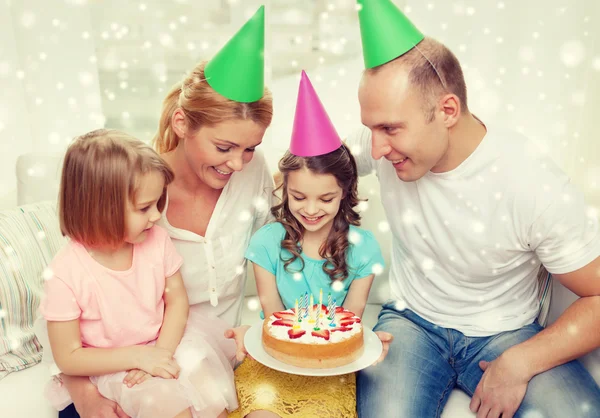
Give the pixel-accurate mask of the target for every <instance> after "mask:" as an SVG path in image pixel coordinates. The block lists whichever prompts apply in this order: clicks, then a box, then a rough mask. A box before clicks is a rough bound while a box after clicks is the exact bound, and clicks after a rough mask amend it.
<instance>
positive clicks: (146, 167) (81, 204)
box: [58, 129, 174, 247]
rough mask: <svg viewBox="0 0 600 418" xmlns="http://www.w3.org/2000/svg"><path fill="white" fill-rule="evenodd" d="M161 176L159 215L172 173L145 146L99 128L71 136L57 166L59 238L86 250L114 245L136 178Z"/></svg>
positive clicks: (119, 241) (132, 198)
mask: <svg viewBox="0 0 600 418" xmlns="http://www.w3.org/2000/svg"><path fill="white" fill-rule="evenodd" d="M150 172H157V173H160V174H161V175H162V176H163V178H164V180H165V184H164V189H163V193H162V195H161V197H160V199H159V201H158V210H159V211H161V212H162V210H163V209H164V206H165V202H166V192H167V185H168V184H169V183H171V182H172V181H173V178H174V175H173V171H171V169H170V168H169V166H168V165H167V164H166V163H165V161H164V160H163V159H162V158H161V157H160V156H159V155H158V154H157V153H156V151H154V150H153V149H152V148H151V147H150V146H149V145H147V144H144V143H143V142H142V141H140V140H139V139H136V138H134V137H132V136H130V135H128V134H126V133H123V132H120V131H115V130H107V129H98V130H95V131H92V132H89V133H87V134H85V135H82V136H80V137H78V138H76V139H75V140H74V141H73V143H72V144H71V145H70V146H69V148H68V149H67V152H66V155H65V160H64V163H63V168H62V176H61V183H60V192H59V199H58V212H59V219H60V229H61V232H62V233H63V235H66V236H68V237H69V238H71V239H73V240H75V241H78V242H80V243H81V244H83V245H85V246H87V247H100V246H102V247H117V246H119V245H121V244H122V243H123V240H124V238H125V211H126V208H127V203H128V202H132V203H134V204H135V201H136V191H137V187H138V185H139V177H140V176H141V175H144V174H146V173H150Z"/></svg>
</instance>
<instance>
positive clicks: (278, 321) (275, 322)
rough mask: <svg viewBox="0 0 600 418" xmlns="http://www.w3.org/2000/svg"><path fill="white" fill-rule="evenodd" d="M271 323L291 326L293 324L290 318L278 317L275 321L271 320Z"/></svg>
mask: <svg viewBox="0 0 600 418" xmlns="http://www.w3.org/2000/svg"><path fill="white" fill-rule="evenodd" d="M271 325H278V326H280V327H293V326H294V320H291V319H278V320H276V321H273V323H272V324H271Z"/></svg>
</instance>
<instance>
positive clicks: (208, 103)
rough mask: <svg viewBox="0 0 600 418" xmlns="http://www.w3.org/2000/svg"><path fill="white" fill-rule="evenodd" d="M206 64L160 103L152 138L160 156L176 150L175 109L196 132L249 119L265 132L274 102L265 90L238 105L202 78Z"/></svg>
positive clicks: (172, 90)
mask: <svg viewBox="0 0 600 418" xmlns="http://www.w3.org/2000/svg"><path fill="white" fill-rule="evenodd" d="M205 65H206V62H202V63H200V64H198V65H197V66H196V68H194V69H193V70H192V72H191V73H190V74H189V75H188V76H187V77H186V78H185V79H184V80H183V82H182V83H178V84H176V85H175V86H174V87H173V88H172V89H171V91H170V92H169V94H168V95H167V97H166V98H165V100H164V101H163V108H162V114H161V117H160V122H159V126H158V132H157V133H156V135H155V136H154V139H153V144H154V147H155V149H156V150H157V151H158V152H159V153H161V154H163V153H165V152H169V151H172V150H174V149H175V148H177V145H178V144H179V137H178V136H177V134H176V133H175V132H174V130H173V128H172V126H171V120H172V118H173V113H174V112H175V110H177V109H178V108H180V109H181V110H182V111H183V113H184V114H185V117H186V121H187V123H188V127H189V128H190V129H191V130H192V131H195V130H197V129H199V128H200V127H201V126H213V125H215V124H217V123H220V122H224V121H227V120H238V119H242V120H252V121H254V122H256V123H257V124H259V125H260V126H261V127H264V128H265V129H266V128H268V127H269V125H270V124H271V120H272V118H273V99H272V96H271V92H270V91H269V89H268V88H266V87H265V90H264V95H263V97H262V98H261V99H259V100H258V101H256V102H252V103H240V102H235V101H233V100H230V99H228V98H226V97H224V96H222V95H220V94H219V93H217V92H216V91H215V90H214V89H213V88H212V87H211V86H210V85H209V84H208V83H207V82H206V78H205V76H204V67H205Z"/></svg>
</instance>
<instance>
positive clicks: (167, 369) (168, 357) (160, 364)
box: [135, 345, 180, 379]
mask: <svg viewBox="0 0 600 418" xmlns="http://www.w3.org/2000/svg"><path fill="white" fill-rule="evenodd" d="M135 348H136V350H138V351H137V353H136V366H137V367H136V369H140V370H143V371H144V372H146V373H148V374H150V375H152V376H157V377H162V378H163V379H177V378H178V377H179V371H180V369H179V365H178V364H177V362H176V361H175V359H174V358H173V354H172V353H171V352H170V351H169V350H167V349H166V348H159V347H152V346H148V345H142V346H136V347H135Z"/></svg>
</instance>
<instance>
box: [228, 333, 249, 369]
mask: <svg viewBox="0 0 600 418" xmlns="http://www.w3.org/2000/svg"><path fill="white" fill-rule="evenodd" d="M249 329H250V326H249V325H242V326H240V327H237V328H230V329H228V330H227V331H225V338H232V339H233V340H234V341H235V345H236V346H237V351H236V353H235V358H236V359H237V361H243V360H244V358H246V356H248V357H250V356H249V355H248V352H247V351H246V347H245V346H244V336H245V335H246V332H247V331H248V330H249Z"/></svg>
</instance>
